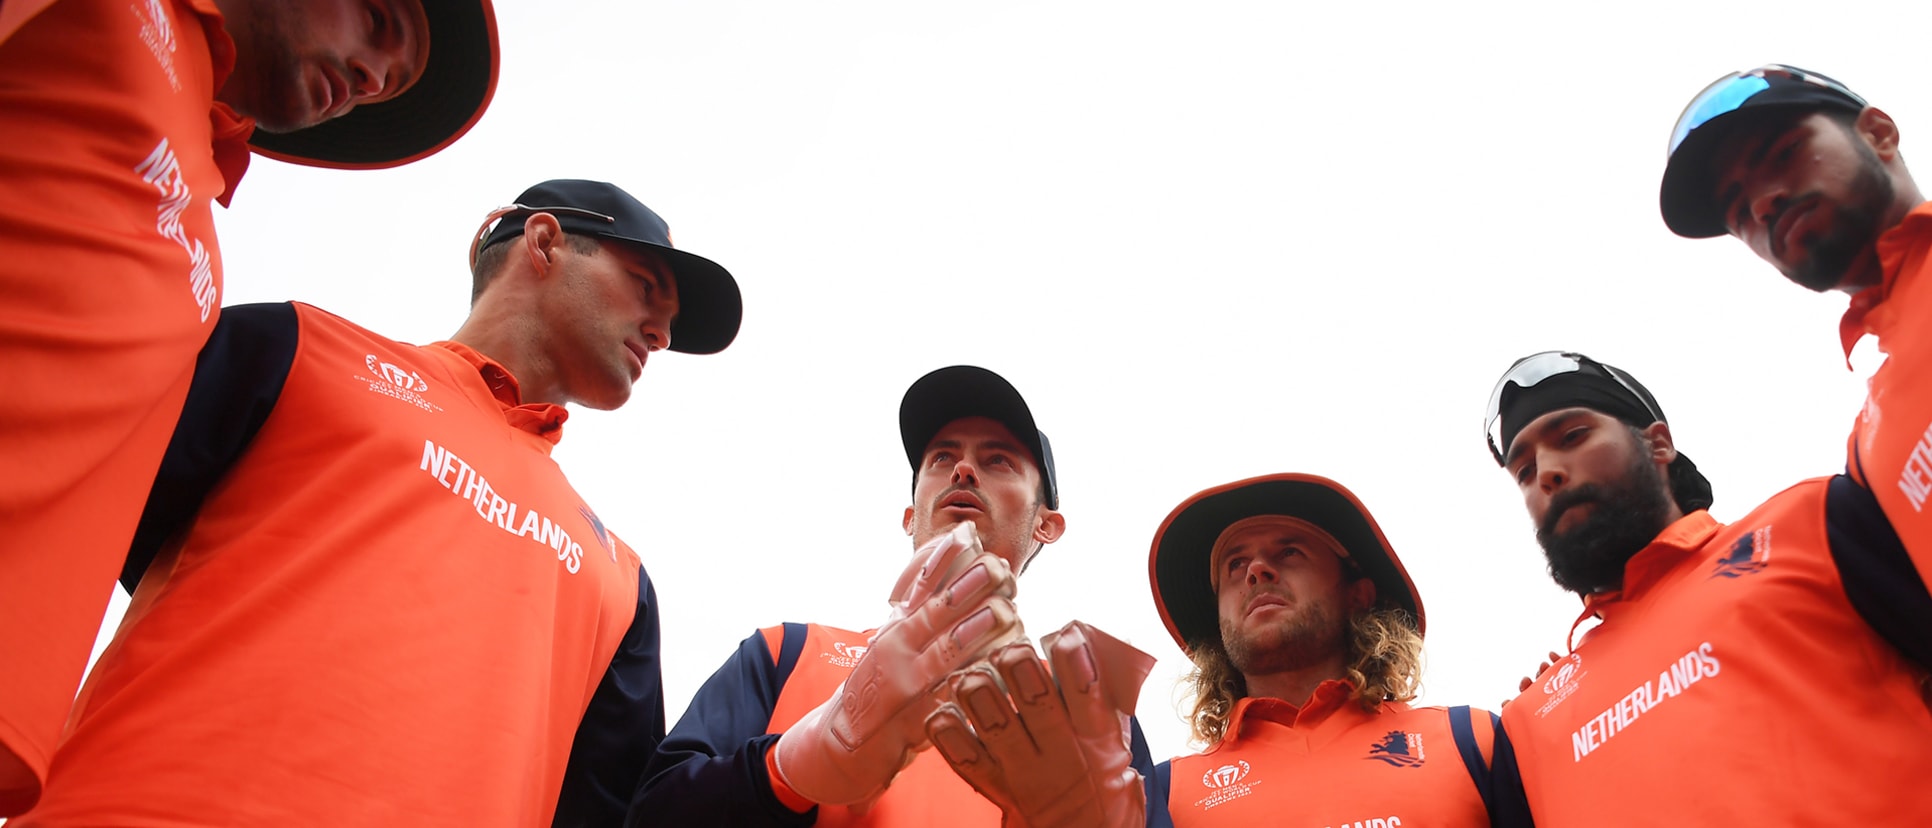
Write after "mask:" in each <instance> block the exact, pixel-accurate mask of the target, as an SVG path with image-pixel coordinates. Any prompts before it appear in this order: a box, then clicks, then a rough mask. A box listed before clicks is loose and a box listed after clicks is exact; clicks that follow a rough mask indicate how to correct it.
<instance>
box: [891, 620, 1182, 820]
mask: <svg viewBox="0 0 1932 828" xmlns="http://www.w3.org/2000/svg"><path fill="white" fill-rule="evenodd" d="M1045 649H1046V652H1047V655H1048V657H1049V658H1051V659H1052V672H1051V675H1049V673H1048V670H1047V665H1046V664H1045V663H1043V662H1042V661H1041V660H1040V657H1039V656H1038V655H1036V654H1034V652H1033V648H1032V646H1030V645H1028V644H1026V643H1025V642H1020V643H1017V644H1012V645H1008V646H1007V647H1006V648H1004V649H1002V650H1000V651H999V652H997V653H995V654H993V657H992V658H991V659H989V660H988V663H986V664H978V665H974V666H973V667H971V668H968V669H967V670H964V671H961V672H960V673H959V674H958V675H957V676H954V677H953V680H952V687H953V699H954V701H953V702H951V703H948V704H945V705H942V706H941V707H940V708H939V710H937V711H935V712H934V713H933V714H932V716H931V717H930V718H928V719H927V720H926V733H927V735H928V736H929V737H930V738H931V739H932V743H933V745H934V746H936V747H938V748H939V753H940V755H942V756H944V757H946V762H947V764H950V765H952V768H953V771H954V772H956V773H958V774H959V775H960V778H962V779H965V780H966V781H967V783H969V784H971V785H972V786H973V788H974V789H975V790H977V791H979V792H980V794H981V795H982V796H985V797H986V798H987V799H989V800H992V801H993V803H994V804H996V805H998V806H1000V812H1001V813H1002V815H1003V817H1002V820H1001V824H1002V825H1003V826H1005V828H1126V826H1140V825H1143V824H1144V821H1145V819H1146V816H1145V815H1146V811H1147V801H1146V792H1145V791H1144V790H1143V789H1142V787H1141V778H1140V773H1139V772H1138V771H1136V770H1134V767H1133V755H1132V752H1131V750H1130V748H1129V744H1128V740H1129V736H1128V721H1127V717H1128V716H1129V715H1130V711H1132V710H1133V709H1134V705H1135V704H1136V703H1137V702H1138V701H1139V699H1140V686H1141V683H1142V682H1144V681H1146V679H1147V674H1148V672H1149V671H1151V670H1152V669H1153V667H1154V657H1153V656H1150V655H1148V654H1146V653H1143V652H1141V651H1139V650H1136V649H1134V648H1133V647H1131V646H1128V645H1127V644H1125V643H1123V642H1121V641H1120V640H1118V639H1116V638H1114V637H1112V636H1110V635H1107V634H1106V633H1104V632H1101V631H1099V630H1097V629H1094V628H1093V627H1090V626H1088V625H1086V624H1084V623H1081V622H1079V621H1074V622H1072V623H1069V624H1068V625H1067V626H1066V627H1064V628H1062V629H1061V630H1060V632H1058V633H1055V634H1052V635H1049V636H1047V638H1046V641H1045ZM1002 683H1003V684H1004V689H1002V686H1001V685H1002Z"/></svg>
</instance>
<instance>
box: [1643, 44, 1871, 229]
mask: <svg viewBox="0 0 1932 828" xmlns="http://www.w3.org/2000/svg"><path fill="white" fill-rule="evenodd" d="M1865 107H1866V103H1865V99H1864V98H1862V97H1859V96H1858V94H1857V93H1855V92H1853V91H1851V90H1850V89H1849V88H1847V87H1846V86H1845V85H1844V84H1842V83H1839V82H1838V81H1835V80H1832V79H1831V78H1829V77H1826V76H1824V75H1821V74H1819V73H1817V72H1812V71H1808V70H1805V69H1799V68H1797V67H1795V66H1786V65H1783V64H1777V63H1773V64H1769V65H1766V66H1760V67H1758V68H1756V69H1752V70H1750V71H1748V72H1734V73H1732V74H1729V75H1725V76H1724V77H1722V78H1719V79H1718V80H1717V81H1716V82H1714V83H1712V84H1711V85H1710V86H1708V87H1705V89H1704V91H1703V92H1700V93H1698V95H1697V97H1695V98H1693V99H1691V102H1690V105H1689V106H1687V107H1685V108H1684V113H1683V114H1682V115H1679V116H1678V117H1677V124H1676V126H1675V127H1674V128H1673V129H1672V131H1671V144H1670V150H1669V152H1670V156H1669V160H1668V161H1667V162H1666V163H1665V165H1664V181H1663V186H1662V187H1661V188H1660V190H1659V193H1658V204H1659V206H1660V207H1661V208H1662V210H1663V213H1664V224H1666V225H1668V226H1669V227H1670V229H1671V232H1673V233H1676V234H1677V235H1679V236H1683V237H1685V238H1691V239H1707V238H1711V237H1713V236H1722V235H1725V234H1726V233H1728V232H1729V230H1728V228H1726V227H1725V224H1724V215H1723V212H1722V207H1721V206H1720V205H1718V204H1717V203H1716V195H1717V193H1716V190H1717V170H1716V168H1715V166H1714V162H1715V159H1713V158H1712V155H1713V154H1714V153H1716V152H1717V148H1718V146H1720V145H1721V144H1723V143H1724V139H1725V138H1727V137H1729V136H1730V135H1731V134H1732V133H1734V132H1736V131H1737V130H1738V129H1740V128H1749V127H1751V126H1754V125H1761V124H1764V123H1766V122H1768V121H1769V122H1776V123H1785V122H1787V121H1786V119H1788V118H1790V117H1793V116H1794V115H1797V114H1799V113H1804V112H1815V111H1820V110H1831V109H1836V110H1846V111H1851V112H1859V111H1862V110H1864V108H1865Z"/></svg>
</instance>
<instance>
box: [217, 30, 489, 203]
mask: <svg viewBox="0 0 1932 828" xmlns="http://www.w3.org/2000/svg"><path fill="white" fill-rule="evenodd" d="M423 13H424V15H425V16H426V17H428V18H429V59H428V61H427V62H425V63H424V64H423V73H422V77H419V78H417V79H416V84H415V85H414V86H411V87H409V89H408V90H407V91H405V92H403V93H402V94H400V95H397V96H396V97H394V98H391V99H389V100H386V101H383V102H381V103H372V104H358V105H357V106H356V108H355V109H352V110H350V111H349V113H348V114H347V115H343V116H342V117H340V118H331V119H329V120H327V121H323V122H322V123H319V124H316V125H315V126H312V127H307V128H304V129H298V130H295V131H294V132H284V133H268V132H263V131H261V130H256V131H255V134H253V135H251V136H249V138H248V142H249V143H250V144H251V145H253V146H254V148H255V151H256V152H259V153H261V154H262V155H265V156H268V157H270V158H274V159H277V160H281V161H287V162H290V163H294V164H306V165H308V166H312V167H334V168H338V169H382V168H384V167H396V166H401V165H403V164H407V163H409V162H411V161H415V160H418V159H421V158H426V157H428V156H431V155H434V154H436V153H437V152H438V151H440V150H442V149H443V148H444V147H447V146H449V145H450V144H453V143H456V139H458V138H461V137H463V133H466V132H469V131H470V127H473V126H475V125H476V122H477V121H478V120H481V119H482V118H483V111H484V110H485V109H488V108H489V106H490V98H492V97H494V96H495V95H496V76H497V64H498V62H499V51H498V48H497V41H496V10H495V8H494V7H492V6H491V5H490V0H423Z"/></svg>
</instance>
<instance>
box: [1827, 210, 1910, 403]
mask: <svg viewBox="0 0 1932 828" xmlns="http://www.w3.org/2000/svg"><path fill="white" fill-rule="evenodd" d="M1927 235H1932V201H1928V202H1925V203H1924V204H1920V205H1919V206H1917V207H1914V208H1912V212H1909V213H1906V214H1905V219H1904V220H1903V221H1900V222H1899V223H1898V226H1897V227H1893V228H1892V229H1890V230H1887V231H1885V233H1884V234H1883V235H1880V236H1879V237H1878V264H1879V270H1880V272H1881V274H1882V275H1881V277H1880V279H1879V283H1878V284H1876V285H1873V286H1871V287H1868V288H1866V289H1864V290H1861V291H1859V292H1857V293H1854V294H1852V298H1851V306H1850V307H1847V308H1846V309H1845V315H1844V317H1842V318H1840V319H1839V320H1838V342H1839V344H1840V345H1843V346H1844V347H1845V367H1846V368H1847V369H1849V368H1851V352H1852V346H1854V345H1857V344H1858V340H1860V339H1863V338H1865V334H1867V333H1869V334H1872V335H1873V336H1877V337H1880V338H1883V337H1884V335H1885V333H1884V331H1885V328H1886V327H1888V326H1889V325H1890V324H1891V321H1892V317H1894V316H1898V315H1900V314H1901V313H1903V311H1890V312H1887V311H1882V310H1880V306H1881V305H1883V304H1885V300H1886V299H1888V298H1890V297H1891V295H1892V290H1893V288H1895V287H1897V286H1898V280H1899V277H1900V276H1902V275H1904V271H1905V257H1906V256H1907V255H1908V254H1910V253H1911V252H1912V247H1913V242H1915V241H1917V240H1919V239H1921V238H1923V237H1924V236H1927ZM1927 243H1928V244H1932V242H1927Z"/></svg>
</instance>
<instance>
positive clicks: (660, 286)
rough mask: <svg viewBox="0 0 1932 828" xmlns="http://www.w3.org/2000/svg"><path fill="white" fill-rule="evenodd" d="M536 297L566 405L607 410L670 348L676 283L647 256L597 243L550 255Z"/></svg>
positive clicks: (625, 247)
mask: <svg viewBox="0 0 1932 828" xmlns="http://www.w3.org/2000/svg"><path fill="white" fill-rule="evenodd" d="M554 250H555V251H556V252H555V254H554V255H555V257H556V261H555V262H554V264H553V266H554V268H555V273H554V274H552V275H551V276H550V278H549V283H548V284H547V285H546V286H545V289H544V294H543V299H542V301H543V303H544V308H543V325H544V331H543V342H544V346H545V347H544V350H545V352H546V353H547V355H548V359H549V361H550V363H551V365H552V366H553V368H554V370H555V371H556V374H557V376H558V377H559V380H560V382H559V384H560V386H561V387H562V388H563V391H564V396H565V398H567V399H569V400H572V401H574V402H577V403H580V404H582V405H585V406H588V407H590V408H596V409H602V410H606V411H608V410H611V409H614V408H617V407H619V406H621V405H623V404H624V403H625V402H627V401H629V400H630V397H631V387H632V385H633V384H634V383H636V382H637V380H638V378H639V377H640V376H642V375H643V373H644V363H645V362H646V361H647V360H649V359H650V355H651V354H652V353H655V352H657V351H659V350H662V349H664V348H666V347H669V346H670V344H671V322H672V320H674V319H676V318H677V314H678V292H677V280H676V279H675V278H674V277H673V276H672V273H671V270H670V268H668V267H666V266H665V264H664V261H663V260H662V259H660V258H659V257H658V256H657V255H656V254H654V253H652V252H650V251H649V250H647V249H644V248H642V247H638V246H635V245H629V244H624V243H622V242H611V241H606V242H601V243H599V244H597V245H596V246H595V248H594V250H593V251H592V252H584V251H583V250H580V249H578V248H577V246H575V245H573V244H570V243H560V244H558V245H556V247H555V248H554Z"/></svg>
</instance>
